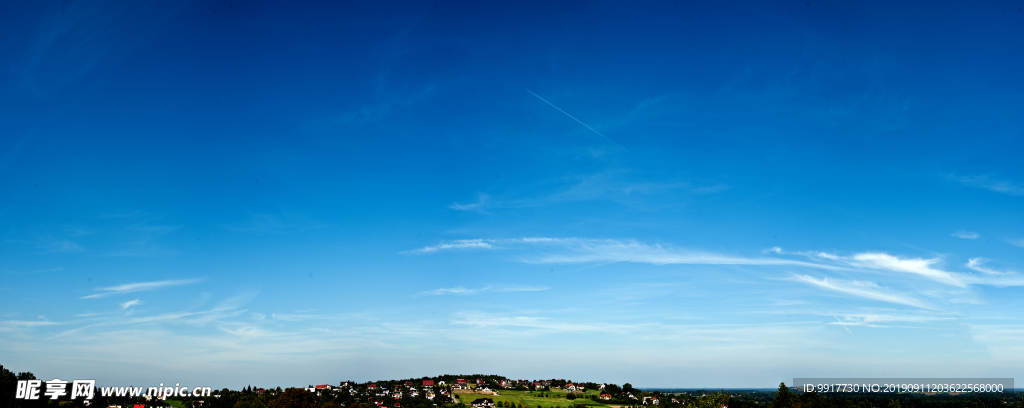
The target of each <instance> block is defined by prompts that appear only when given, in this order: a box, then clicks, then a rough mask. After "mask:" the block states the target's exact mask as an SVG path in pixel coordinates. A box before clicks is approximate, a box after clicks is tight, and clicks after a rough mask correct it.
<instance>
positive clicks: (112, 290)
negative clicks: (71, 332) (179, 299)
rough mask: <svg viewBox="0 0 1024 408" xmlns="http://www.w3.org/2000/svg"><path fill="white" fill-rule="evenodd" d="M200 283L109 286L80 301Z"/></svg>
mask: <svg viewBox="0 0 1024 408" xmlns="http://www.w3.org/2000/svg"><path fill="white" fill-rule="evenodd" d="M199 281H202V279H182V280H164V281H156V282H136V283H125V284H122V285H117V286H110V287H106V288H99V289H98V290H101V291H104V292H100V293H94V294H91V295H88V296H82V299H95V298H101V297H107V296H112V295H119V294H122V293H132V292H143V291H149V290H155V289H160V288H165V287H169V286H178V285H187V284H190V283H196V282H199Z"/></svg>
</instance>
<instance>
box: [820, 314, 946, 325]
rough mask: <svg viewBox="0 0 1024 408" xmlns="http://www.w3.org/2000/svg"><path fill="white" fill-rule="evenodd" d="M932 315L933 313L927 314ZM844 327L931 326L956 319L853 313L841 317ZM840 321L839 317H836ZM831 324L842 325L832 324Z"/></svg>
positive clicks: (931, 316)
mask: <svg viewBox="0 0 1024 408" xmlns="http://www.w3.org/2000/svg"><path fill="white" fill-rule="evenodd" d="M926 313H931V312H926ZM840 316H842V317H843V318H842V319H841V320H840V322H841V324H842V325H844V326H866V327H891V326H892V325H906V324H915V323H916V324H929V323H934V322H938V321H951V320H956V317H948V316H933V315H915V314H883V313H852V314H844V315H840ZM836 319H837V320H839V317H836ZM830 324H840V323H837V322H830Z"/></svg>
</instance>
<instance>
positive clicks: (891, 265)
mask: <svg viewBox="0 0 1024 408" xmlns="http://www.w3.org/2000/svg"><path fill="white" fill-rule="evenodd" d="M853 259H854V260H856V261H857V263H859V264H860V265H861V266H865V267H869V268H876V269H885V270H889V271H895V272H905V273H912V274H916V275H920V276H924V277H926V278H928V279H931V280H934V281H936V282H942V283H945V284H948V285H953V286H958V287H961V288H963V287H966V286H967V285H966V284H965V283H964V280H963V278H962V277H961V276H958V275H957V274H953V273H950V272H946V271H942V270H938V269H934V268H932V267H931V266H932V265H933V264H935V263H938V262H939V260H938V259H921V258H909V259H904V258H898V257H895V256H892V255H889V254H886V253H881V252H865V253H860V254H856V255H854V256H853Z"/></svg>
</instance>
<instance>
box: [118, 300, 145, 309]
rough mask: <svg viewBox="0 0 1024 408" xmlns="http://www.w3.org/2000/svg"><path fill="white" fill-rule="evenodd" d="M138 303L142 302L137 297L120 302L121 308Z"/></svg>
mask: <svg viewBox="0 0 1024 408" xmlns="http://www.w3.org/2000/svg"><path fill="white" fill-rule="evenodd" d="M140 304H142V301H141V300H139V299H135V300H129V301H127V302H124V303H122V304H121V309H127V308H129V307H132V306H135V305H140Z"/></svg>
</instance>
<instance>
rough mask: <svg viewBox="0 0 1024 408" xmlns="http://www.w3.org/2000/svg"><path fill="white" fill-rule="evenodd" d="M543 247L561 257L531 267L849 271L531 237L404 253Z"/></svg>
mask: <svg viewBox="0 0 1024 408" xmlns="http://www.w3.org/2000/svg"><path fill="white" fill-rule="evenodd" d="M517 244H519V245H522V244H526V245H544V246H548V247H554V248H556V249H560V250H561V251H560V252H559V253H548V254H545V255H540V256H537V257H533V258H529V259H525V260H524V261H525V262H530V263H588V262H636V263H651V264H655V265H670V264H695V265H790V266H804V267H811V268H819V269H833V270H839V269H846V268H842V267H838V266H834V265H827V264H820V263H811V262H803V261H796V260H790V259H778V258H744V257H734V256H728V255H721V254H716V253H711V252H701V251H687V250H679V249H673V248H668V247H663V246H661V245H657V244H655V245H648V244H645V243H642V242H638V241H636V240H625V241H623V240H614V239H604V240H600V239H585V238H548V237H528V238H511V239H471V240H457V241H442V242H441V243H440V244H438V245H432V246H426V247H423V248H419V249H415V250H411V251H406V252H405V253H434V252H439V251H443V250H458V249H499V248H505V247H506V246H514V245H517Z"/></svg>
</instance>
